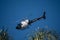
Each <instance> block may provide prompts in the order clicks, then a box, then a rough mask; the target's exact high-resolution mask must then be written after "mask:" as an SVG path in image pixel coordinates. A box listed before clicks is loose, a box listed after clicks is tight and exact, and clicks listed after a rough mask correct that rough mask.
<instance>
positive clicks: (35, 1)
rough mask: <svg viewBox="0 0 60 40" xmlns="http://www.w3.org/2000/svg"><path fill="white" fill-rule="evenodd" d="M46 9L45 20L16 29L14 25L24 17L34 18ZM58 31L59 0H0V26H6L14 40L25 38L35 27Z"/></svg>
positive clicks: (59, 22) (59, 25) (59, 23)
mask: <svg viewBox="0 0 60 40" xmlns="http://www.w3.org/2000/svg"><path fill="white" fill-rule="evenodd" d="M44 10H45V11H46V20H40V21H37V22H35V23H33V24H32V25H31V26H29V28H28V29H25V30H22V31H21V30H16V25H17V24H18V23H19V22H16V21H21V20H22V19H24V18H26V17H27V18H28V19H34V18H37V17H40V16H42V15H43V11H44ZM46 25H47V26H48V28H49V29H54V30H56V31H58V32H60V31H59V30H60V0H0V26H7V27H8V32H9V34H10V35H11V36H12V37H13V39H14V40H27V38H26V36H27V34H31V32H32V31H33V30H35V29H36V28H37V27H40V28H46V27H45V26H46Z"/></svg>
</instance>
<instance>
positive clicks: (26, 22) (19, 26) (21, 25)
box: [16, 11, 46, 30]
mask: <svg viewBox="0 0 60 40" xmlns="http://www.w3.org/2000/svg"><path fill="white" fill-rule="evenodd" d="M45 14H46V12H45V11H44V12H43V15H42V16H41V17H38V18H35V19H33V20H29V19H25V20H23V21H21V22H20V23H18V24H17V26H16V29H19V30H21V29H25V28H27V27H28V26H29V25H31V24H32V23H34V22H36V21H38V20H41V19H46V16H45Z"/></svg>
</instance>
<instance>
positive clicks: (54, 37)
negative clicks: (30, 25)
mask: <svg viewBox="0 0 60 40" xmlns="http://www.w3.org/2000/svg"><path fill="white" fill-rule="evenodd" d="M33 35H34V36H33ZM33 35H32V36H30V37H29V40H59V35H58V34H57V33H56V32H55V31H53V30H45V29H39V30H38V31H37V32H35V33H33Z"/></svg>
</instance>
